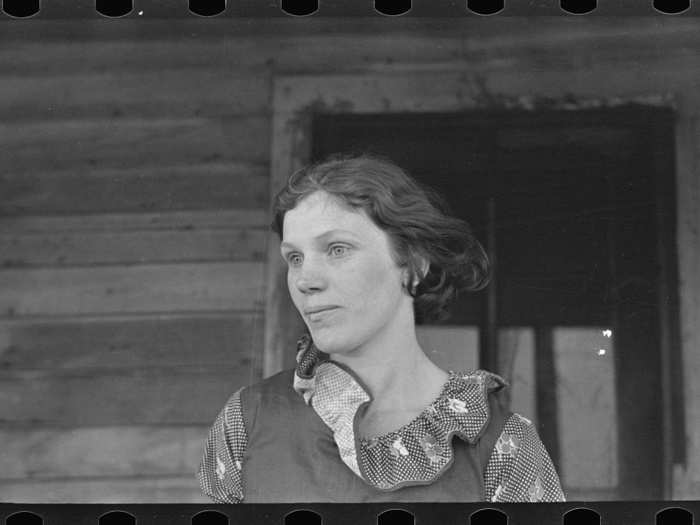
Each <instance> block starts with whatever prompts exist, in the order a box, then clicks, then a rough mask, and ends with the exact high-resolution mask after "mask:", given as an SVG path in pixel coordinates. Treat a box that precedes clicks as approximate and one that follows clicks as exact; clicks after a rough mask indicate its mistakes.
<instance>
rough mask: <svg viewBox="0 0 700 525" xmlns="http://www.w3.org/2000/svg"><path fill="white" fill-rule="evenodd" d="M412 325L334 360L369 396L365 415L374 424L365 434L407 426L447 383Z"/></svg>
mask: <svg viewBox="0 0 700 525" xmlns="http://www.w3.org/2000/svg"><path fill="white" fill-rule="evenodd" d="M412 321H413V320H412V319H411V322H410V323H405V326H398V327H394V329H393V330H386V331H385V332H383V333H381V334H378V335H377V337H375V338H374V339H373V340H372V341H371V342H369V343H368V344H366V345H364V346H363V347H362V348H359V349H357V350H356V351H353V352H350V353H347V354H342V355H338V356H333V357H334V359H335V360H336V361H338V362H339V363H341V364H344V365H345V366H347V367H349V368H350V369H351V370H352V371H353V372H354V373H355V374H356V375H357V376H358V377H359V379H360V380H361V381H362V383H363V384H364V386H365V387H366V388H367V389H368V390H369V393H370V395H371V396H372V399H373V401H372V403H371V404H370V406H369V407H368V409H367V413H366V415H367V421H374V423H370V424H369V425H368V428H365V432H363V433H365V434H377V433H381V432H378V430H385V429H388V430H394V429H395V428H394V427H396V428H398V427H400V426H402V424H405V423H408V422H409V421H410V420H411V419H413V418H414V417H416V416H417V415H418V414H419V413H420V412H421V411H422V410H423V409H425V408H426V407H427V406H428V405H429V404H430V402H431V401H433V400H434V399H435V398H436V397H437V396H438V395H439V394H440V391H441V390H442V387H443V386H444V384H445V382H446V381H447V378H448V374H447V372H445V371H443V370H442V369H440V368H439V367H438V366H437V365H435V364H434V363H433V362H432V361H430V359H429V358H428V357H427V356H426V354H425V352H424V351H423V349H422V348H421V347H420V345H419V344H418V341H417V339H416V333H415V325H414V324H413V322H412ZM379 420H382V423H381V425H380V426H379V427H378V426H377V424H376V423H377V421H379Z"/></svg>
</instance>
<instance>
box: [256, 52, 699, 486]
mask: <svg viewBox="0 0 700 525" xmlns="http://www.w3.org/2000/svg"><path fill="white" fill-rule="evenodd" d="M595 67H596V66H594V67H593V68H595ZM463 69H464V64H460V65H459V66H455V68H454V69H450V70H446V71H441V72H436V71H428V72H426V71H408V72H407V71H403V72H398V73H377V72H358V73H352V74H332V75H282V76H277V77H275V78H274V82H273V86H274V87H273V117H272V144H271V159H270V170H271V172H270V186H269V188H270V202H272V197H273V196H274V195H275V194H276V193H277V192H278V191H279V190H280V189H281V188H282V187H283V186H284V184H285V182H286V179H287V177H288V176H289V175H290V174H291V173H292V172H294V171H296V170H298V169H300V168H301V167H303V166H304V165H305V164H306V163H308V162H309V160H310V158H311V140H312V129H311V128H312V120H313V116H314V115H316V114H333V113H388V112H391V113H394V112H415V113H428V112H431V113H435V112H444V113H452V112H459V111H469V110H478V109H490V110H495V109H501V110H503V109H518V110H526V111H539V110H542V109H564V110H571V111H576V110H581V109H589V108H594V107H595V108H606V107H618V106H621V105H627V104H642V105H649V106H655V107H667V108H671V109H672V110H674V112H675V113H676V115H677V121H676V134H675V139H676V159H675V163H676V173H675V175H676V188H677V199H676V202H677V204H676V211H677V217H676V218H675V220H676V232H677V236H676V237H677V239H678V242H677V249H678V265H679V268H678V271H679V282H680V283H682V284H681V285H680V286H679V290H678V291H679V308H680V312H679V321H680V330H681V334H683V336H684V337H682V338H681V342H680V344H681V355H682V359H683V361H685V362H694V363H697V366H690V367H686V369H685V370H684V372H685V373H686V377H684V378H683V382H684V385H685V388H686V391H685V394H686V395H685V417H686V421H692V420H693V419H692V417H693V414H697V413H700V401H695V402H694V403H695V404H697V405H698V406H692V405H693V401H692V400H693V398H692V397H689V384H692V378H691V377H689V375H690V373H689V371H690V370H694V369H697V368H700V359H698V357H697V356H694V355H692V353H693V348H695V347H697V346H700V330H698V328H697V321H696V320H698V319H700V301H699V300H698V299H697V297H700V278H698V277H697V276H695V275H694V271H693V268H694V265H695V264H696V263H697V260H698V256H699V255H698V254H700V235H698V233H697V231H695V230H694V228H695V220H696V215H697V213H698V212H697V209H696V208H695V206H697V199H698V195H697V193H698V189H697V185H698V183H697V180H696V179H695V178H694V177H695V173H694V163H695V150H696V148H697V147H698V144H697V142H696V141H697V138H696V137H697V129H696V126H697V119H696V118H695V117H694V115H695V113H696V112H697V108H698V107H700V101H698V100H697V97H696V96H694V95H693V94H692V93H684V92H659V91H658V89H657V88H658V83H650V85H649V87H648V90H647V91H645V90H644V86H643V85H642V86H640V78H639V76H638V75H635V74H634V72H629V71H626V70H625V68H619V69H617V70H616V71H617V72H616V75H617V76H618V77H619V78H617V79H616V81H615V82H608V83H600V82H599V81H598V79H599V78H601V77H600V76H598V75H596V73H595V72H591V74H590V75H586V76H585V78H583V79H580V80H581V81H579V82H578V83H577V84H575V85H572V84H570V83H568V82H566V81H564V79H565V78H566V75H567V73H565V72H560V73H558V75H560V76H561V78H560V79H559V80H560V81H559V82H548V83H545V82H542V81H541V80H540V79H539V78H538V76H537V75H532V74H531V72H529V74H523V72H518V71H515V70H514V71H512V72H510V73H507V74H504V73H502V72H501V73H499V74H498V77H497V82H495V81H494V82H492V83H493V84H494V86H489V85H488V83H487V82H486V81H485V80H484V78H483V76H480V75H476V74H470V73H468V72H465V71H464V70H463ZM606 74H608V75H609V70H608V71H607V73H606ZM495 84H497V85H495ZM620 86H624V88H623V89H621V88H620ZM526 94H527V95H526ZM688 188H691V189H694V190H695V191H694V192H693V191H687V189H688ZM271 219H272V217H271V216H270V221H271ZM267 246H268V253H267V272H266V283H265V286H266V302H265V346H264V352H263V356H262V361H263V366H262V369H263V376H264V377H268V376H270V375H272V374H274V373H276V372H279V371H280V370H283V369H285V368H289V367H291V366H293V364H294V347H295V342H296V339H297V337H298V336H299V335H300V334H301V333H302V331H303V329H304V325H303V322H302V320H301V318H300V317H299V315H298V313H297V312H296V310H295V308H294V306H293V304H292V302H291V300H290V298H289V293H288V290H287V284H286V267H285V265H284V263H283V261H282V259H281V257H280V254H279V239H277V237H276V235H275V234H273V233H271V232H270V233H269V239H268V243H267ZM664 375H670V372H669V371H666V372H665V373H664ZM669 402H670V400H668V402H667V403H666V406H665V407H664V411H663V414H664V417H667V415H668V414H670V409H668V408H669V407H668V403H669ZM666 433H667V432H664V434H666ZM669 434H670V432H669ZM671 443H672V437H671V436H670V435H668V436H664V450H663V451H662V453H663V457H664V460H663V465H664V480H663V487H664V497H665V498H668V499H671V498H673V495H674V491H673V487H674V485H678V483H679V482H681V480H680V479H678V480H677V481H676V483H674V473H675V476H676V477H678V476H679V475H680V474H679V472H678V469H676V471H675V472H674V466H673V461H672V453H673V451H672V448H671V446H672V445H671ZM681 484H682V482H681Z"/></svg>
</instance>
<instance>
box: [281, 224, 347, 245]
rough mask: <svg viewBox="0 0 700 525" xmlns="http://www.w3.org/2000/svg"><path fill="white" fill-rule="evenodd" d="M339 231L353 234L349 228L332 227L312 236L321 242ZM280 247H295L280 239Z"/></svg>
mask: <svg viewBox="0 0 700 525" xmlns="http://www.w3.org/2000/svg"><path fill="white" fill-rule="evenodd" d="M339 233H342V234H346V235H352V236H353V237H354V236H355V234H354V233H353V232H351V231H349V230H341V229H334V230H328V231H327V232H323V233H321V234H320V235H317V236H316V237H314V240H315V241H316V242H319V241H321V242H322V241H325V240H326V239H327V238H328V237H331V236H333V235H337V234H339ZM282 248H295V246H294V244H293V243H290V242H286V241H282V242H281V243H280V249H282Z"/></svg>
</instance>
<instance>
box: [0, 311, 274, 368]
mask: <svg viewBox="0 0 700 525" xmlns="http://www.w3.org/2000/svg"><path fill="white" fill-rule="evenodd" d="M263 321H264V319H263V318H262V315H261V313H251V314H247V313H237V312H231V313H226V312H220V313H203V314H199V315H195V314H193V313H184V314H175V313H172V312H171V313H166V314H160V315H155V314H151V315H132V316H127V315H118V316H110V317H95V316H92V317H90V316H85V315H82V316H76V317H73V318H63V319H56V318H52V317H47V318H45V319H43V320H33V319H23V320H4V321H0V371H4V373H13V372H15V371H29V370H32V371H39V372H41V373H43V374H44V375H46V374H50V373H53V374H64V373H66V372H70V371H73V373H76V372H77V373H80V372H85V373H86V374H87V373H88V371H89V372H90V373H91V374H95V373H96V371H98V370H103V371H107V372H108V371H109V370H113V369H118V370H124V369H133V370H143V369H146V368H149V369H150V368H158V367H177V368H180V369H185V368H187V367H192V368H200V367H205V368H216V367H218V366H230V365H231V364H232V363H235V362H236V361H237V360H238V361H240V363H241V365H242V366H246V367H247V366H250V362H251V361H253V359H254V358H255V357H256V355H257V354H260V353H261V352H262V339H263V328H264V327H263V324H264V323H263Z"/></svg>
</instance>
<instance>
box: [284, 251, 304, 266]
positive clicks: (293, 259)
mask: <svg viewBox="0 0 700 525" xmlns="http://www.w3.org/2000/svg"><path fill="white" fill-rule="evenodd" d="M287 261H288V262H289V264H291V265H292V266H297V265H298V264H299V263H300V262H301V256H300V255H299V254H298V253H292V254H290V255H288V256H287Z"/></svg>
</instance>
